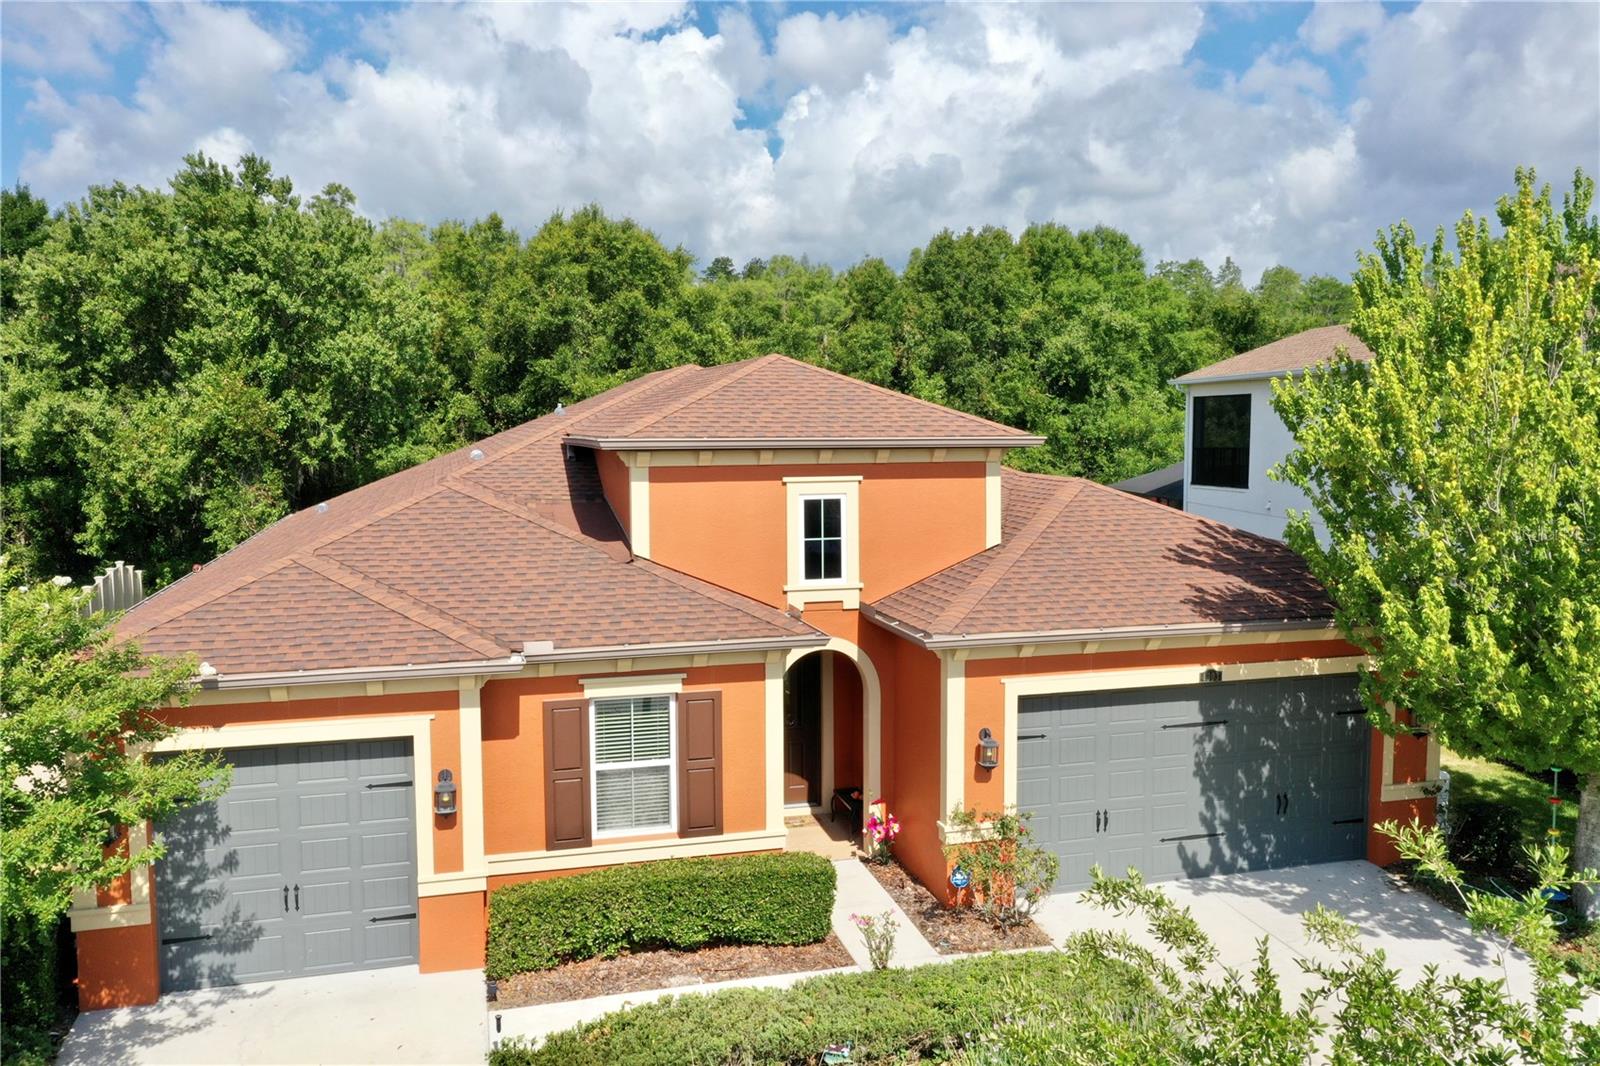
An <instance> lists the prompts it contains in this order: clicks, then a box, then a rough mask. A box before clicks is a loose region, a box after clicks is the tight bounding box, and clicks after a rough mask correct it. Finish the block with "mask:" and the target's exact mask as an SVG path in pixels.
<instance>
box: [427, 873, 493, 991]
mask: <svg viewBox="0 0 1600 1066" xmlns="http://www.w3.org/2000/svg"><path fill="white" fill-rule="evenodd" d="M486 914H487V910H486V899H485V895H484V893H482V892H462V893H458V894H456V895H452V896H423V897H422V898H421V899H419V900H417V941H418V943H417V968H418V969H419V970H421V971H422V972H423V973H438V972H440V971H443V970H475V969H478V968H479V967H481V966H482V965H483V952H484V942H485V935H486V930H487V925H486V924H485V923H486V918H485V915H486Z"/></svg>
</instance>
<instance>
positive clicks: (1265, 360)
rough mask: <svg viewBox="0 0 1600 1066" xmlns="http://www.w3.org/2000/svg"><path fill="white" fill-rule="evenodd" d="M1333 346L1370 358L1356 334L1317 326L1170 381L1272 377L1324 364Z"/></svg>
mask: <svg viewBox="0 0 1600 1066" xmlns="http://www.w3.org/2000/svg"><path fill="white" fill-rule="evenodd" d="M1337 348H1343V349H1345V351H1347V352H1349V353H1350V358H1352V359H1356V360H1359V361H1361V362H1369V361H1371V359H1372V350H1371V349H1370V348H1368V347H1367V346H1366V345H1365V344H1364V343H1362V341H1361V338H1360V337H1357V336H1356V335H1355V334H1354V333H1351V332H1350V329H1349V327H1347V326H1321V327H1318V328H1317V329H1308V330H1306V331H1305V332H1304V333H1296V334H1294V335H1293V336H1289V337H1284V338H1283V339H1281V340H1275V341H1273V342H1272V343H1271V344H1263V345H1262V346H1261V347H1259V348H1252V349H1251V350H1250V351H1248V352H1240V353H1239V354H1238V355H1236V356H1234V357H1232V358H1231V359H1224V360H1223V361H1222V362H1220V363H1212V364H1211V365H1210V366H1205V367H1201V368H1200V369H1199V370H1191V371H1190V372H1189V373H1187V374H1185V375H1183V376H1182V377H1179V378H1173V379H1172V380H1173V382H1174V383H1175V384H1178V385H1192V384H1196V383H1198V382H1202V381H1214V380H1227V379H1229V378H1254V377H1275V376H1277V375H1279V374H1290V373H1293V372H1295V371H1297V370H1304V369H1305V368H1306V367H1308V366H1313V365H1315V364H1317V363H1326V362H1328V361H1330V360H1331V359H1332V358H1333V353H1334V350H1335V349H1337Z"/></svg>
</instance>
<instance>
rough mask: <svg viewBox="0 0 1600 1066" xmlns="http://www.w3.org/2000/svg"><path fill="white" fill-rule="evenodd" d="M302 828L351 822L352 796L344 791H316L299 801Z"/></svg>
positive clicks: (298, 812)
mask: <svg viewBox="0 0 1600 1066" xmlns="http://www.w3.org/2000/svg"><path fill="white" fill-rule="evenodd" d="M297 814H298V816H299V823H300V826H301V828H308V827H313V826H325V825H349V824H350V796H349V795H348V794H347V793H344V792H315V793H312V794H311V795H309V796H301V797H300V798H299V803H298V811H297Z"/></svg>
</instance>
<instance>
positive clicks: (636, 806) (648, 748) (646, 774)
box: [589, 696, 677, 833]
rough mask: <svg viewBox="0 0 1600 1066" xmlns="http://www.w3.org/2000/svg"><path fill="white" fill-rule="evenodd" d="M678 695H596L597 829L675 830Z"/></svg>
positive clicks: (593, 714)
mask: <svg viewBox="0 0 1600 1066" xmlns="http://www.w3.org/2000/svg"><path fill="white" fill-rule="evenodd" d="M672 705H673V697H671V696H630V697H616V698H609V699H597V700H594V701H593V702H592V703H591V705H590V707H591V713H590V716H589V718H590V721H591V722H592V723H593V725H592V727H591V728H592V730H593V734H594V735H593V738H592V739H593V745H592V747H591V749H590V750H591V751H593V752H594V758H593V770H594V823H593V824H594V828H595V832H597V833H628V832H639V831H646V830H653V829H671V828H672V827H673V824H674V814H675V811H676V805H677V795H676V775H675V774H674V773H673V772H672V758H673V747H674V745H675V743H676V739H677V738H676V737H675V736H674V735H673V734H674V730H673V725H672V723H673V717H674V716H673V713H672Z"/></svg>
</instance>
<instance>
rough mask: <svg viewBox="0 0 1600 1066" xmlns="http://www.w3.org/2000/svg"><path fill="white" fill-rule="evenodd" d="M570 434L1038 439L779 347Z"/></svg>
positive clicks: (699, 371) (685, 440)
mask: <svg viewBox="0 0 1600 1066" xmlns="http://www.w3.org/2000/svg"><path fill="white" fill-rule="evenodd" d="M572 435H573V437H574V438H575V439H580V440H583V441H585V442H589V443H594V444H597V445H599V446H601V447H612V448H619V447H643V446H645V445H646V444H648V445H649V446H652V447H656V448H662V447H683V448H689V447H707V446H715V445H718V444H720V445H722V446H728V445H729V444H734V443H737V444H741V445H749V446H757V447H759V446H764V445H765V446H772V445H777V444H780V443H784V442H811V443H816V444H844V443H849V442H874V443H876V442H882V444H881V445H880V446H892V445H894V444H914V443H919V442H928V443H935V444H941V445H942V444H951V445H956V444H964V443H970V444H974V445H980V444H981V445H985V446H1003V447H1021V446H1026V445H1032V444H1039V443H1042V438H1040V437H1035V436H1032V435H1030V434H1028V433H1025V432H1024V431H1022V430H1020V429H1013V428H1012V427H1010V426H1005V425H1001V424H1000V423H998V422H991V421H989V420H988V419H984V418H979V417H978V416H976V415H969V414H964V413H962V412H960V411H953V410H951V409H950V408H948V407H941V406H939V405H938V404H935V403H930V402H928V401H926V400H919V399H917V398H916V397H914V396H907V395H905V394H903V393H898V392H894V391H893V390H890V389H885V388H881V387H879V386H877V385H872V384H869V383H867V382H865V381H859V380H857V379H855V378H851V377H846V376H845V375H843V374H836V373H834V372H833V371H831V370H825V369H823V368H822V367H818V366H812V365H811V364H810V363H802V362H799V361H797V360H794V359H790V358H788V357H787V356H782V355H766V356H762V357H761V358H759V359H751V360H747V361H745V362H742V363H730V364H727V365H724V366H717V367H707V368H700V367H696V368H694V370H693V372H692V373H686V374H683V375H682V376H680V377H678V378H676V379H675V380H673V381H672V382H670V383H668V385H666V386H665V387H663V388H660V389H657V390H654V391H652V392H651V394H650V395H649V396H648V397H640V398H638V399H637V400H636V401H635V402H631V403H622V404H618V405H616V406H615V407H613V408H611V409H610V410H607V411H605V412H604V413H602V414H599V415H596V416H595V417H593V418H589V419H586V420H585V421H584V422H583V424H582V426H581V428H574V430H573V434H572Z"/></svg>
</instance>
